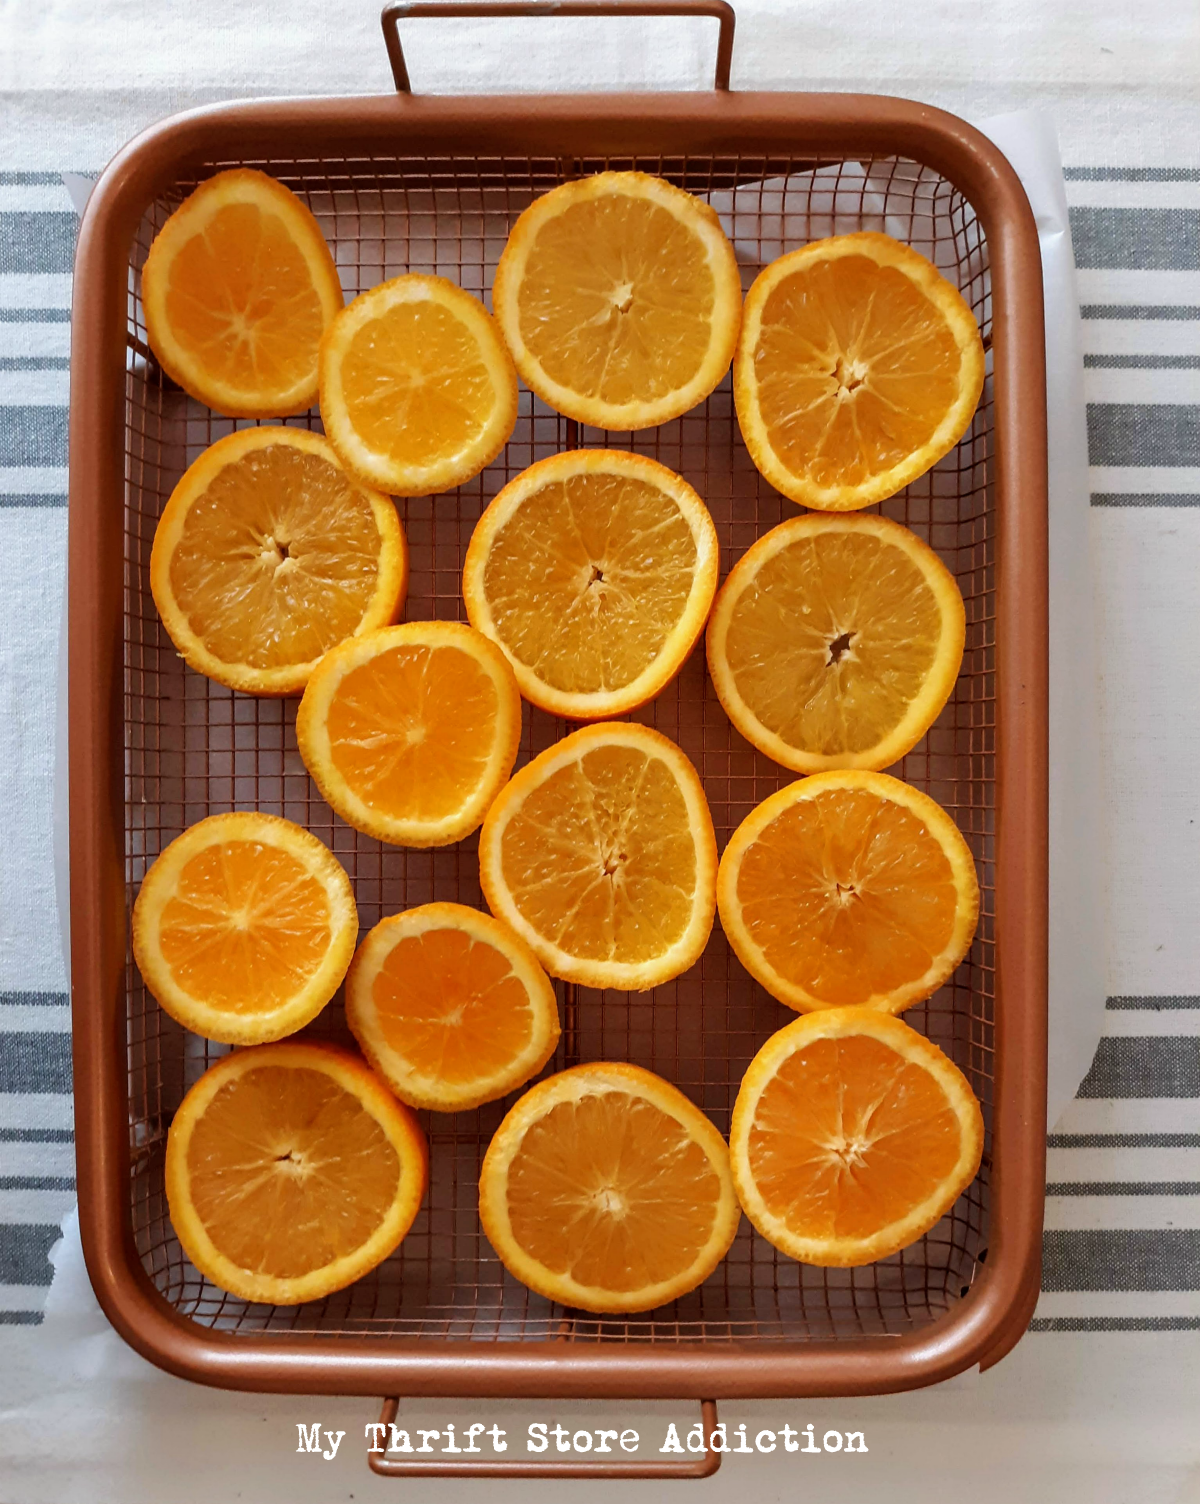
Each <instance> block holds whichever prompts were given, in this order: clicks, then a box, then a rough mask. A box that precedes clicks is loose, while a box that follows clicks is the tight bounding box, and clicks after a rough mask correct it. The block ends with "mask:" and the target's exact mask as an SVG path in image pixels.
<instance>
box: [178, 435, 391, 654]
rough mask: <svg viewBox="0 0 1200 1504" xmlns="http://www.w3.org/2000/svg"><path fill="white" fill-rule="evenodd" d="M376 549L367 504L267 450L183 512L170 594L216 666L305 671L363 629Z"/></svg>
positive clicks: (345, 485) (342, 480) (341, 484)
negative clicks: (303, 666) (217, 661)
mask: <svg viewBox="0 0 1200 1504" xmlns="http://www.w3.org/2000/svg"><path fill="white" fill-rule="evenodd" d="M379 549H380V536H379V527H378V525H377V523H376V521H375V516H374V513H373V512H372V509H371V503H370V501H369V500H368V498H367V497H366V496H365V495H364V493H363V492H362V491H361V490H359V489H358V487H356V486H354V485H352V484H351V483H350V482H349V480H348V479H347V478H346V475H345V474H344V472H343V471H341V470H340V469H338V468H337V467H336V466H334V465H331V464H330V463H329V461H328V460H326V459H324V458H323V457H322V456H321V455H318V454H308V453H305V452H304V451H303V450H300V449H296V448H292V447H291V446H289V445H286V444H272V445H270V446H269V447H267V448H265V449H254V450H251V451H249V452H248V453H247V454H245V455H244V456H242V458H240V459H237V460H234V461H233V462H232V463H231V464H229V465H226V466H225V468H224V469H223V470H221V471H220V472H219V473H218V474H217V475H216V476H215V477H214V479H213V480H212V482H211V484H210V485H209V487H208V489H207V491H206V492H205V494H204V495H203V497H201V498H200V499H199V500H198V501H196V502H195V503H194V504H193V505H192V506H191V507H190V508H189V509H188V512H187V516H186V517H185V519H184V523H183V530H182V533H181V535H180V539H179V542H178V544H177V545H176V547H175V550H174V552H173V553H172V555H171V590H172V592H173V594H174V596H175V599H176V601H178V603H179V605H180V608H181V609H182V610H183V612H184V614H185V615H186V616H187V619H188V624H189V626H190V627H191V629H192V631H193V632H195V634H196V636H197V637H198V638H199V639H200V640H201V642H203V643H204V645H205V646H206V647H207V648H208V649H209V651H210V652H212V653H213V654H215V655H216V657H218V658H219V659H220V660H221V661H222V662H223V663H244V664H249V665H250V666H251V667H253V668H262V669H270V668H281V667H286V666H287V665H289V664H294V663H310V662H312V661H313V660H314V659H317V658H319V657H321V655H322V654H323V653H326V652H328V650H329V649H330V648H331V647H333V646H335V645H336V644H337V643H339V642H341V641H342V640H343V638H345V637H348V636H350V634H351V633H352V632H354V630H355V629H356V628H357V627H358V625H359V623H360V622H361V621H362V618H363V614H364V612H365V611H366V610H367V607H368V606H369V605H370V604H371V601H372V598H373V596H374V594H375V591H376V589H377V587H378V582H379Z"/></svg>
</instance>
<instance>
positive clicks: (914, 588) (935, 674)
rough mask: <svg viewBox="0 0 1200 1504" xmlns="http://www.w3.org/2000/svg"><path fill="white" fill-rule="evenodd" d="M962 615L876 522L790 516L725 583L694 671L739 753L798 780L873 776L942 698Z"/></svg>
mask: <svg viewBox="0 0 1200 1504" xmlns="http://www.w3.org/2000/svg"><path fill="white" fill-rule="evenodd" d="M965 634H966V614H965V611H964V609H963V600H962V596H961V595H960V593H959V589H958V586H957V585H956V584H955V582H954V576H953V575H952V574H951V573H950V571H949V570H948V569H947V568H946V566H945V565H944V564H943V563H942V561H941V560H940V559H939V558H938V556H937V555H936V554H935V553H934V551H933V550H932V549H931V548H930V547H929V546H928V545H927V544H925V543H922V542H921V540H920V539H919V538H918V537H917V536H916V534H915V533H912V532H910V531H909V530H908V528H906V527H901V526H900V524H899V523H896V522H890V521H889V520H888V519H887V518H886V517H861V516H860V517H854V516H850V517H847V516H837V515H825V516H818V515H815V514H808V515H806V516H803V517H792V518H790V519H789V520H788V521H787V522H783V523H781V524H780V525H779V526H778V527H776V528H772V529H771V531H770V532H769V533H767V534H766V535H765V536H764V537H762V538H760V539H759V540H758V542H757V543H755V544H753V545H752V547H751V548H750V549H748V550H747V552H746V553H744V554H743V555H742V557H741V558H740V559H739V560H738V562H737V563H736V564H735V565H734V566H733V568H732V570H730V572H729V577H728V579H726V581H725V583H724V585H723V586H722V587H721V593H720V595H718V597H717V603H716V605H715V606H714V608H713V613H712V617H711V619H710V621H709V624H708V666H709V672H710V673H711V675H712V681H713V685H714V687H715V688H716V691H717V696H718V698H719V699H720V701H721V704H722V705H723V706H724V707H725V713H726V714H727V715H728V716H729V719H730V720H731V721H732V722H733V724H734V725H735V726H736V727H737V729H738V730H739V731H740V732H741V733H742V735H743V736H744V737H745V738H746V740H747V741H748V742H751V743H752V744H753V745H754V746H756V747H757V748H758V749H759V751H760V752H765V753H766V755H767V756H768V757H773V758H774V759H775V761H776V762H779V763H782V764H783V765H784V767H786V768H794V769H795V770H796V771H797V772H798V773H819V772H821V771H822V770H824V769H826V768H886V767H888V766H890V764H892V763H894V762H896V761H898V759H899V758H901V757H903V756H904V754H905V753H906V752H909V751H911V750H912V748H913V747H915V746H916V744H917V742H919V741H920V739H921V738H922V737H923V736H924V735H925V733H926V731H928V730H929V728H930V726H931V725H932V724H933V722H934V721H935V720H936V719H937V717H938V715H939V714H940V712H941V710H942V707H943V706H944V705H945V703H946V701H947V700H948V699H949V697H950V693H951V691H952V690H953V688H954V682H955V680H956V679H957V677H958V671H959V668H960V666H961V664H962V654H963V642H964V640H965Z"/></svg>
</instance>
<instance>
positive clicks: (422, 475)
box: [321, 273, 517, 496]
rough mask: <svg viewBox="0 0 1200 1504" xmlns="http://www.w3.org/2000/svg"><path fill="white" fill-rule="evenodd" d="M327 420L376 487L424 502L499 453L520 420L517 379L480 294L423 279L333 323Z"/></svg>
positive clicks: (342, 449)
mask: <svg viewBox="0 0 1200 1504" xmlns="http://www.w3.org/2000/svg"><path fill="white" fill-rule="evenodd" d="M321 418H322V421H323V422H324V424H325V432H326V433H327V434H328V435H329V439H330V442H331V443H332V444H333V446H334V448H335V449H336V450H337V452H338V453H339V454H340V455H341V457H342V461H343V463H344V464H345V465H346V467H347V468H348V469H349V470H351V471H353V472H354V474H356V475H357V476H359V478H360V479H361V480H362V481H363V483H364V484H365V485H369V486H378V487H379V488H380V490H383V491H388V492H390V493H391V494H392V495H393V496H425V495H428V494H429V493H430V492H434V491H447V490H450V489H451V488H452V487H453V486H460V485H462V484H463V482H464V481H467V480H470V478H471V477H472V476H473V475H478V473H479V472H480V470H482V469H483V468H484V466H485V465H489V464H490V463H491V462H492V460H494V459H495V458H496V456H497V455H498V454H499V453H500V450H501V449H503V447H504V445H505V443H506V442H507V440H508V436H509V434H511V433H512V431H513V425H514V424H515V423H516V421H517V374H516V372H515V371H514V369H513V364H512V360H511V359H510V358H509V354H508V351H507V350H506V349H505V347H504V341H503V340H502V339H501V337H500V332H499V330H498V329H497V328H496V325H495V324H494V322H493V321H492V317H491V315H490V314H489V313H488V311H487V309H486V308H484V306H483V304H482V303H481V302H480V301H479V300H478V298H473V297H472V296H471V295H470V293H466V292H464V291H463V290H462V288H461V287H456V286H455V285H454V283H453V282H448V281H447V280H446V279H445V278H444V277H427V276H422V275H418V274H416V273H412V274H410V275H408V276H403V277H395V278H393V279H392V280H391V281H390V282H382V283H380V285H379V286H378V287H373V288H372V289H371V291H370V292H365V293H363V294H362V296H361V297H358V298H355V300H354V302H353V303H351V304H350V305H349V307H348V308H346V309H345V311H344V312H342V313H341V314H339V315H338V317H337V318H336V319H335V320H334V322H333V324H332V325H331V326H330V329H329V332H328V333H327V334H326V336H325V338H324V340H323V341H322V344H321Z"/></svg>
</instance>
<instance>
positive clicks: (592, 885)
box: [479, 722, 717, 992]
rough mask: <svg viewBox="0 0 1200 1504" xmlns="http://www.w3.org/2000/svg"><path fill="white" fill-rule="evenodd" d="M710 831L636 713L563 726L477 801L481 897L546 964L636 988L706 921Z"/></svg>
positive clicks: (698, 791) (570, 978) (686, 779)
mask: <svg viewBox="0 0 1200 1504" xmlns="http://www.w3.org/2000/svg"><path fill="white" fill-rule="evenodd" d="M716 865H717V843H716V837H715V836H714V834H713V824H712V816H711V815H710V814H709V810H708V801H707V800H706V799H705V797H704V789H703V788H702V786H701V783H700V779H699V777H698V776H697V774H696V770H695V768H694V767H693V766H692V765H691V763H690V762H689V761H688V759H687V758H686V757H685V756H684V755H683V753H682V752H681V751H680V750H679V748H678V747H677V746H676V745H675V743H674V742H672V741H668V740H667V738H666V737H665V736H661V735H660V734H659V733H658V732H657V731H651V730H650V729H649V728H648V727H646V726H637V725H632V724H628V723H624V722H613V723H608V724H604V725H599V726H587V727H585V728H584V729H583V730H582V731H576V732H573V733H572V735H570V736H566V737H564V738H563V739H562V741H560V742H558V743H557V744H556V745H555V746H553V747H551V748H549V750H548V751H546V752H543V753H542V754H541V755H540V756H538V757H535V758H534V759H533V761H532V762H530V763H527V764H526V765H525V767H523V768H522V769H521V770H520V771H519V772H518V773H517V775H516V776H515V777H514V778H513V780H512V782H511V783H510V784H509V785H508V786H507V788H505V789H504V791H503V792H502V793H501V795H500V797H499V798H498V799H497V800H496V802H495V804H493V805H492V807H491V809H490V810H489V811H488V815H487V818H486V820H485V821H484V822H483V830H482V831H481V832H480V836H479V880H480V883H481V884H482V887H483V894H484V897H485V898H486V899H487V902H488V907H489V908H490V909H491V911H492V913H493V914H495V915H496V917H497V918H498V919H502V920H503V921H504V923H505V924H507V925H508V926H509V927H510V928H512V929H514V930H516V932H517V934H518V935H520V936H521V938H522V939H523V940H525V942H526V943H527V944H528V945H529V947H530V949H531V950H532V951H533V952H534V954H535V955H536V956H537V958H538V960H539V961H541V963H542V965H543V966H544V967H545V968H546V970H547V971H548V972H549V973H550V975H551V976H552V977H561V978H562V979H563V980H564V981H567V982H578V983H581V984H582V985H583V986H585V987H615V988H618V989H620V990H622V991H626V992H630V991H633V992H642V991H644V990H645V989H646V988H649V987H656V986H657V985H658V984H659V983H660V982H666V981H669V980H670V979H671V978H672V977H676V976H678V975H679V974H680V972H683V971H686V970H687V969H688V967H689V966H691V965H693V963H694V962H696V961H697V960H698V959H699V957H700V953H701V952H702V951H703V949H704V947H705V945H706V943H707V941H708V936H709V932H710V930H711V929H712V921H713V911H714V898H713V889H714V884H715V878H716Z"/></svg>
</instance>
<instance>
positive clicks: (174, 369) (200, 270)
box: [142, 167, 342, 418]
mask: <svg viewBox="0 0 1200 1504" xmlns="http://www.w3.org/2000/svg"><path fill="white" fill-rule="evenodd" d="M142 304H143V307H144V310H145V315H146V337H147V339H148V340H149V342H150V348H151V349H152V350H153V351H154V354H155V355H156V356H157V358H158V362H159V364H160V365H161V366H162V368H163V370H164V371H165V372H166V373H167V375H168V376H170V377H171V379H172V380H173V381H177V382H178V383H179V385H180V386H181V387H182V388H183V389H184V391H185V392H187V393H189V394H190V395H191V396H193V397H195V398H197V399H198V400H199V401H200V402H204V403H207V405H208V406H209V407H215V408H216V409H217V411H218V412H222V413H228V414H229V416H230V417H233V418H277V417H281V416H283V415H284V414H285V413H298V412H303V411H304V410H305V409H306V408H309V407H311V406H312V405H313V403H314V402H315V401H316V398H317V350H318V347H319V345H320V343H321V336H322V334H324V332H325V330H326V328H327V327H328V325H329V322H330V320H331V319H332V318H333V316H334V314H335V313H337V311H338V310H339V309H340V308H341V306H342V287H341V283H340V282H339V281H338V274H337V267H336V266H334V264H333V257H332V256H331V255H330V254H329V247H328V246H327V245H326V244H325V237H324V236H323V235H322V234H321V228H320V226H319V225H318V224H317V222H316V220H315V219H314V218H313V216H312V215H311V214H310V213H309V211H308V210H307V209H306V208H305V206H304V205H303V204H302V203H301V202H300V200H299V199H298V198H297V197H296V195H295V194H294V193H292V192H290V191H289V190H288V189H287V188H285V187H284V186H283V184H282V183H277V182H276V181H275V179H274V178H270V177H268V176H267V175H266V173H265V172H255V171H253V170H252V169H251V168H248V167H236V168H232V169H231V170H230V171H228V172H218V173H217V174H216V176H215V177H211V178H209V179H208V180H207V181H206V182H204V183H201V184H200V186H199V188H197V189H196V191H195V193H193V194H192V195H191V197H190V198H187V199H185V200H184V201H183V203H182V204H181V205H180V206H179V208H178V209H176V210H175V212H174V214H172V215H171V217H170V219H168V220H167V222H166V224H165V225H164V226H163V227H162V229H161V230H160V231H159V232H158V234H157V235H156V236H155V238H154V244H153V245H152V246H151V247H150V254H149V255H148V256H147V257H146V264H145V266H144V267H143V268H142Z"/></svg>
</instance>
